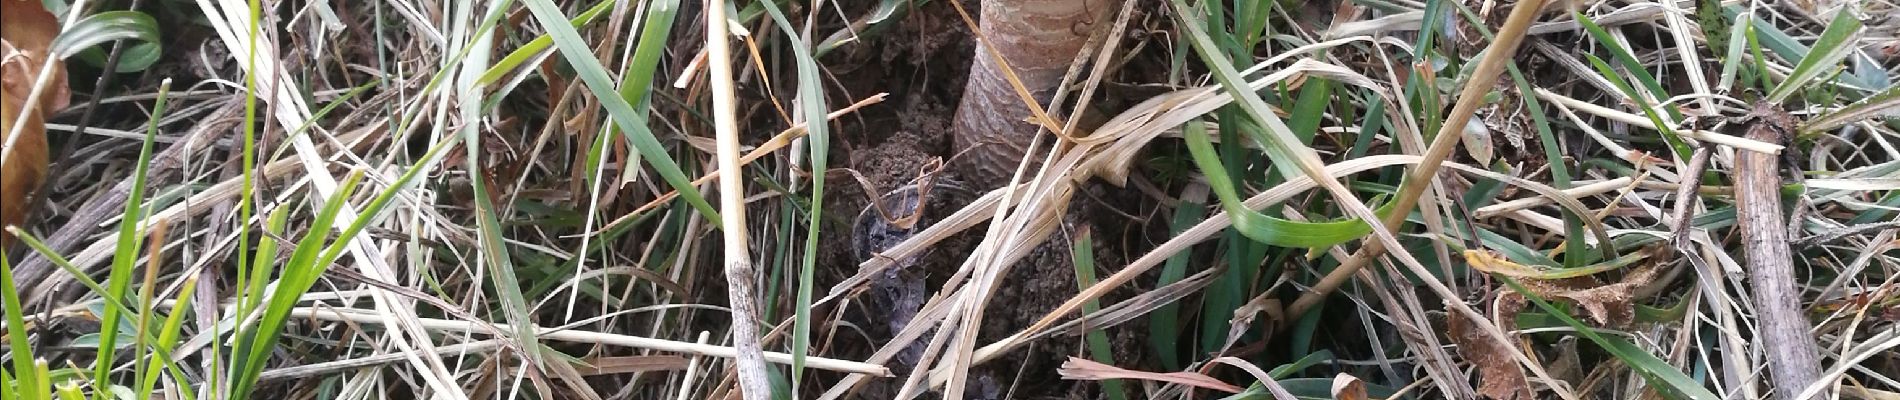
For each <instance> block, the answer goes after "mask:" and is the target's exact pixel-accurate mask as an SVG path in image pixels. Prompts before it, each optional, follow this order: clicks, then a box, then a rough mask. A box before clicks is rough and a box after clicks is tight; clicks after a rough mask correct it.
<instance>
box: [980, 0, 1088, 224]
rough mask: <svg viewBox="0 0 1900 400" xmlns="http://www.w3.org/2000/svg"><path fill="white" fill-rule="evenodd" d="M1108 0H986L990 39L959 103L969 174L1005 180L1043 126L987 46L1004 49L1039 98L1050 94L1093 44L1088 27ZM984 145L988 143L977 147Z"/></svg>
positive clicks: (984, 182) (992, 182)
mask: <svg viewBox="0 0 1900 400" xmlns="http://www.w3.org/2000/svg"><path fill="white" fill-rule="evenodd" d="M1109 6H1110V2H1109V1H1108V0H1004V1H988V2H984V3H983V5H982V7H983V10H982V21H981V22H980V23H979V29H980V32H978V34H979V35H981V36H982V37H983V38H984V39H985V40H984V41H983V42H979V43H978V45H977V49H976V54H975V57H976V61H975V63H973V64H971V66H970V75H969V76H970V78H969V81H968V83H966V84H965V86H964V88H963V99H962V102H961V103H959V104H958V105H957V116H956V122H955V123H956V126H955V132H956V144H955V146H956V147H955V148H956V150H957V151H963V150H965V149H972V148H974V150H971V151H970V152H968V153H965V155H964V156H963V157H964V158H966V159H967V160H962V161H959V163H960V164H961V169H962V171H963V175H964V178H965V179H968V180H970V181H971V182H972V183H974V184H975V186H976V187H978V188H993V187H997V186H1001V185H1002V184H1003V183H1004V180H1007V179H1009V175H1010V173H1011V172H1012V171H1014V170H1015V168H1016V165H1017V163H1019V162H1020V161H1021V160H1022V158H1023V150H1024V147H1026V146H1028V145H1029V141H1030V139H1031V138H1033V137H1034V135H1035V134H1036V126H1035V125H1032V124H1030V123H1027V122H1023V121H1024V120H1025V119H1027V118H1029V114H1030V113H1029V108H1028V107H1027V106H1025V105H1024V104H1023V102H1022V99H1021V97H1019V96H1017V94H1016V89H1015V88H1014V87H1012V86H1011V85H1010V83H1009V80H1008V78H1007V77H1006V76H1005V74H1004V71H1003V69H1002V68H1003V66H1002V64H1003V63H999V62H997V60H996V59H995V58H994V57H992V53H991V51H990V49H989V48H987V47H986V46H985V43H987V44H988V45H994V46H995V53H996V54H1000V55H1002V56H1003V58H1004V60H1005V61H1006V62H1007V64H1009V68H1011V69H1012V70H1014V72H1015V73H1016V77H1017V79H1019V80H1020V81H1021V82H1022V84H1023V87H1024V88H1025V89H1027V90H1028V91H1029V93H1031V94H1033V95H1035V97H1036V98H1037V101H1048V99H1049V97H1050V94H1051V93H1053V92H1054V89H1055V86H1056V85H1058V84H1061V83H1062V74H1063V72H1064V71H1066V70H1067V69H1068V67H1069V64H1070V63H1072V62H1074V61H1075V57H1076V54H1077V53H1080V52H1081V51H1082V47H1083V46H1085V45H1087V44H1088V39H1089V31H1090V30H1091V29H1092V28H1091V27H1092V26H1093V24H1094V23H1097V22H1098V21H1099V19H1098V18H1096V16H1097V15H1100V14H1101V13H1100V11H1103V10H1105V9H1107V7H1109ZM978 146H981V147H978Z"/></svg>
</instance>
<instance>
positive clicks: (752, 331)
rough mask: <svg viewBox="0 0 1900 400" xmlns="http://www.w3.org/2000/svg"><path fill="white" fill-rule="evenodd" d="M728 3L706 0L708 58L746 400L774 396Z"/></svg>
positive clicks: (735, 338)
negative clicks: (749, 234)
mask: <svg viewBox="0 0 1900 400" xmlns="http://www.w3.org/2000/svg"><path fill="white" fill-rule="evenodd" d="M727 29H728V27H727V26H726V5H725V2H724V1H720V0H706V57H707V62H706V65H707V67H708V68H707V72H709V73H711V77H710V79H709V80H708V82H709V83H711V84H712V85H711V86H712V103H713V130H714V131H715V139H716V141H717V142H718V146H717V147H718V152H719V154H718V155H717V158H718V159H719V170H720V171H731V172H730V173H726V174H722V175H721V176H720V177H719V214H720V216H721V218H720V219H721V220H722V221H723V222H724V226H722V227H720V228H721V230H723V231H725V232H724V233H725V236H724V238H725V254H726V260H725V265H726V268H725V269H726V271H725V272H726V296H727V300H728V301H729V302H730V303H731V304H732V345H733V348H735V349H736V351H737V354H736V355H737V357H736V358H737V359H738V362H737V363H735V365H736V366H737V367H738V370H739V390H740V392H741V393H742V394H743V395H744V396H745V399H746V400H766V399H770V398H772V382H771V381H770V380H769V379H768V375H766V374H767V373H769V371H767V370H766V367H765V352H764V349H763V348H762V347H760V346H759V327H758V325H755V321H758V317H759V310H758V304H757V301H758V300H757V299H758V296H757V292H758V288H756V287H754V285H753V283H752V279H753V277H755V276H756V275H758V274H756V273H754V272H753V270H752V253H751V250H750V249H749V248H748V247H750V246H747V244H746V242H747V241H746V224H745V184H744V183H745V181H744V179H745V178H744V175H745V174H742V173H740V172H741V171H740V170H739V168H740V163H739V153H740V151H739V121H738V117H737V115H738V107H737V104H736V103H737V99H734V98H733V97H734V96H733V88H732V64H731V63H730V62H729V60H731V59H732V45H731V43H729V42H727V40H730V39H728V36H730V35H729V34H728V33H727Z"/></svg>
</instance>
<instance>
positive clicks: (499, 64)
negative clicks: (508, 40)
mask: <svg viewBox="0 0 1900 400" xmlns="http://www.w3.org/2000/svg"><path fill="white" fill-rule="evenodd" d="M613 5H614V2H611V1H606V0H601V1H599V2H596V3H594V6H593V7H588V8H587V10H585V11H581V14H580V15H576V16H574V19H573V20H570V21H569V24H570V25H572V26H573V27H574V28H576V29H578V28H581V27H584V26H587V24H591V23H593V22H594V20H595V19H597V18H598V17H600V15H601V14H605V13H606V12H607V10H612V9H613ZM553 45H554V37H553V36H550V35H548V34H545V33H544V34H541V36H536V37H535V38H534V40H530V41H528V44H524V45H521V48H517V49H515V51H513V52H510V53H508V55H507V56H504V57H502V58H501V60H500V61H496V62H495V65H494V66H490V67H488V70H487V71H484V72H482V77H481V79H478V80H477V81H476V83H479V84H481V85H493V84H495V82H499V81H501V78H502V77H506V76H508V73H509V72H513V71H514V70H515V69H517V68H521V64H522V63H525V62H528V60H532V59H536V58H539V57H537V56H538V55H540V54H541V52H543V51H547V50H548V46H553ZM648 79H652V78H651V77H649V78H648Z"/></svg>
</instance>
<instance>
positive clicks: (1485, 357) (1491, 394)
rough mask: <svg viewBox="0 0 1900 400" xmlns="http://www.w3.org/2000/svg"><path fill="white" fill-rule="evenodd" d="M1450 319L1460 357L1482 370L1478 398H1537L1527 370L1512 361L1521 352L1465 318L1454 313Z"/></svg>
mask: <svg viewBox="0 0 1900 400" xmlns="http://www.w3.org/2000/svg"><path fill="white" fill-rule="evenodd" d="M1448 319H1449V320H1448V321H1446V325H1447V327H1446V328H1447V330H1448V331H1449V332H1447V333H1448V334H1450V335H1451V341H1452V343H1456V344H1457V345H1458V353H1459V354H1462V355H1464V357H1465V360H1466V361H1470V362H1471V364H1472V365H1474V366H1477V367H1478V394H1480V395H1483V396H1484V397H1488V398H1492V399H1498V400H1520V399H1522V400H1528V399H1532V398H1535V395H1534V394H1532V393H1531V386H1530V380H1529V379H1527V378H1525V377H1524V370H1522V369H1519V368H1518V366H1517V361H1516V360H1515V359H1513V358H1511V353H1513V352H1516V351H1517V349H1513V348H1510V347H1509V346H1505V345H1503V344H1501V343H1498V342H1497V341H1494V340H1491V338H1489V337H1486V336H1485V334H1484V332H1483V331H1480V330H1478V328H1477V327H1476V326H1475V325H1474V323H1473V322H1471V321H1469V320H1466V319H1465V317H1464V316H1463V314H1460V313H1451V314H1449V315H1448ZM1505 319H1506V320H1509V318H1505Z"/></svg>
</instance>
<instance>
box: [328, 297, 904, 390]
mask: <svg viewBox="0 0 1900 400" xmlns="http://www.w3.org/2000/svg"><path fill="white" fill-rule="evenodd" d="M376 314H377V312H376V311H374V310H363V309H345V308H328V307H322V308H311V307H304V308H296V309H292V310H291V312H290V315H291V316H293V317H297V318H311V319H317V320H324V321H348V322H352V323H358V324H382V323H383V321H382V319H381V318H378V317H377V316H376ZM417 321H418V322H419V326H421V327H423V328H426V329H428V330H429V331H431V332H456V333H462V334H466V333H475V332H485V331H486V330H485V329H481V328H480V327H479V326H477V325H476V323H474V322H469V321H453V320H446V319H434V318H421V319H418V320H417ZM492 325H494V326H495V328H496V329H498V330H501V331H504V332H507V331H513V330H515V327H512V326H509V325H508V324H492ZM529 328H532V329H533V330H534V331H535V332H538V333H539V336H540V337H541V338H543V339H547V340H555V341H563V342H571V343H589V344H602V345H613V346H627V347H634V348H641V349H650V350H658V351H670V352H678V353H685V354H696V355H702V356H711V357H720V358H736V357H738V356H739V350H738V349H736V348H732V347H726V346H715V345H709V344H704V343H690V342H679V341H672V340H662V339H652V338H645V337H639V336H631V335H622V334H615V333H605V332H589V331H580V330H555V329H549V328H543V327H529ZM761 359H762V360H766V361H771V362H773V363H778V364H787V365H790V364H791V363H792V355H791V354H786V353H780V352H763V353H762V356H761ZM805 362H806V365H807V366H810V367H812V368H817V369H822V370H827V371H838V372H849V373H855V374H866V375H870V376H877V377H886V376H891V371H890V369H887V368H884V367H883V366H881V365H875V364H867V363H861V362H856V361H848V360H838V359H832V358H823V357H808V358H806V359H805Z"/></svg>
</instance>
